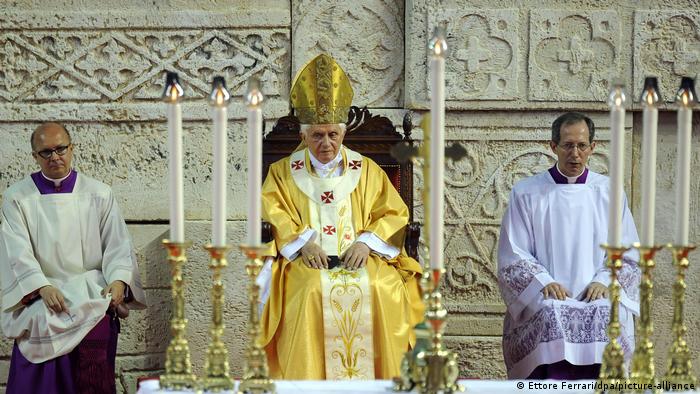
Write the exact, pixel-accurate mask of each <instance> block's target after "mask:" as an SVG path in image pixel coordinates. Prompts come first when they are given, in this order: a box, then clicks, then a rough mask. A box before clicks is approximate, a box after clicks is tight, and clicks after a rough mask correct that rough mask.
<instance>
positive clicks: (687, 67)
mask: <svg viewBox="0 0 700 394" xmlns="http://www.w3.org/2000/svg"><path fill="white" fill-rule="evenodd" d="M634 22H635V23H634V25H635V31H634V95H635V97H639V95H640V94H641V90H642V88H643V84H644V77H646V76H656V77H657V78H659V90H661V95H662V97H663V99H664V100H665V101H674V100H675V96H676V91H677V90H678V87H679V86H680V81H681V77H692V78H697V77H698V75H699V74H700V12H698V11H697V10H695V11H692V10H667V11H666V10H664V11H660V10H649V11H647V10H644V11H636V12H635V14H634Z"/></svg>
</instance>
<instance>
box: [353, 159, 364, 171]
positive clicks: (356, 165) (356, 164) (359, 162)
mask: <svg viewBox="0 0 700 394" xmlns="http://www.w3.org/2000/svg"><path fill="white" fill-rule="evenodd" d="M360 167H362V160H353V161H351V162H350V168H351V169H353V170H359V169H360Z"/></svg>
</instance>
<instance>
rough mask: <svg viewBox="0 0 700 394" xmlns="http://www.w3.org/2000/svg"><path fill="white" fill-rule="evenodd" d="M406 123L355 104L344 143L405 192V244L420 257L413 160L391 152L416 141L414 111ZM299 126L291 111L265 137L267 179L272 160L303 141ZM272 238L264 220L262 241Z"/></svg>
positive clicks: (264, 173) (264, 172)
mask: <svg viewBox="0 0 700 394" xmlns="http://www.w3.org/2000/svg"><path fill="white" fill-rule="evenodd" d="M403 126H404V127H403V130H404V134H403V135H401V133H399V132H398V131H396V126H394V124H393V123H392V122H391V120H389V118H387V117H385V116H379V115H372V114H371V113H370V111H369V110H367V108H358V107H355V106H353V107H351V108H350V111H349V112H348V121H347V131H346V133H345V139H344V140H343V144H344V145H345V146H347V147H348V148H350V149H352V150H354V151H356V152H358V153H360V154H362V155H364V156H367V157H369V158H370V159H372V160H374V161H375V162H376V163H377V164H378V165H379V166H380V167H381V168H382V169H383V170H384V171H385V172H386V174H387V176H388V177H389V180H390V181H391V183H392V184H393V185H394V187H395V188H396V190H397V191H398V192H399V194H400V195H401V198H402V199H403V201H404V202H405V203H406V205H407V206H408V212H409V215H410V216H409V222H408V225H407V228H406V240H405V242H404V247H405V248H406V253H407V254H408V255H409V256H411V257H413V258H414V259H416V260H418V239H419V238H420V225H419V224H418V223H417V222H414V221H413V163H412V162H411V161H410V160H409V161H407V162H406V163H399V162H398V161H397V160H396V159H394V158H393V157H392V156H391V154H390V150H391V148H392V147H393V146H394V145H395V144H397V143H400V142H406V143H408V144H413V139H412V138H411V129H412V123H411V116H410V113H407V114H406V116H405V117H404V119H403ZM263 129H264V127H263ZM299 130H300V125H299V119H297V117H296V116H294V114H293V113H290V114H289V115H287V116H284V117H282V118H280V119H279V120H278V121H277V122H276V123H275V125H274V126H273V127H272V131H270V132H269V133H268V134H267V135H266V136H265V137H264V138H263V143H262V150H263V162H262V165H263V169H262V170H263V171H262V175H263V179H265V177H266V176H267V172H268V169H269V167H270V165H271V164H272V163H274V162H276V161H277V160H280V159H282V158H284V157H286V156H289V155H290V154H291V153H292V152H293V151H294V149H295V148H296V147H297V145H299V142H300V138H299ZM272 238H273V237H272V226H271V225H270V224H269V223H267V222H263V223H262V241H263V242H268V241H270V240H272Z"/></svg>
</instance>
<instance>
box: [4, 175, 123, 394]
mask: <svg viewBox="0 0 700 394" xmlns="http://www.w3.org/2000/svg"><path fill="white" fill-rule="evenodd" d="M31 177H32V180H33V181H34V184H35V185H36V187H37V189H38V190H39V192H40V193H41V194H53V193H72V192H73V188H74V187H75V182H76V180H77V177H78V173H77V172H76V171H75V170H72V171H71V173H70V174H69V175H68V177H66V178H65V179H64V180H63V181H62V182H61V183H60V184H59V185H55V184H54V182H53V181H51V180H49V179H46V177H44V176H43V175H42V174H41V172H36V173H33V174H32V175H31ZM28 302H42V301H41V300H39V299H38V294H36V295H35V297H34V298H31V299H30V300H28ZM119 328H120V327H119V318H118V317H117V315H116V313H114V312H113V311H112V310H109V311H108V312H107V315H105V317H104V318H103V319H102V320H101V321H100V322H99V323H98V324H97V326H95V328H93V329H92V330H91V331H90V332H89V333H88V334H87V336H86V337H85V338H84V339H83V340H82V341H81V342H80V344H79V345H78V346H77V347H76V348H75V349H73V351H71V352H70V353H68V354H66V355H63V356H59V357H56V358H54V359H51V360H48V361H45V362H43V363H39V364H34V363H32V362H30V361H29V360H27V359H26V358H25V357H24V356H23V355H22V353H21V352H20V350H19V348H18V347H17V343H16V342H15V345H14V347H13V349H12V359H11V361H10V373H9V376H8V379H7V391H6V392H7V393H8V394H14V393H18V394H19V393H42V394H53V393H55V394H72V393H115V392H116V386H115V382H114V368H115V359H116V355H117V338H118V335H119Z"/></svg>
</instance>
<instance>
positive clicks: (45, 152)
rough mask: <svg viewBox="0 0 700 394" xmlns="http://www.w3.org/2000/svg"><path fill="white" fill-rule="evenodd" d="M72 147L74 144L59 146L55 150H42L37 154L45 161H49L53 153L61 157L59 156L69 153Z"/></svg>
mask: <svg viewBox="0 0 700 394" xmlns="http://www.w3.org/2000/svg"><path fill="white" fill-rule="evenodd" d="M71 145H72V144H68V145H59V146H57V147H55V148H53V149H44V150H40V151H38V152H36V154H37V155H39V156H41V157H42V158H44V159H45V160H48V159H50V158H51V156H53V153H54V152H56V154H57V155H59V156H63V155H65V154H66V152H68V148H70V146H71Z"/></svg>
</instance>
